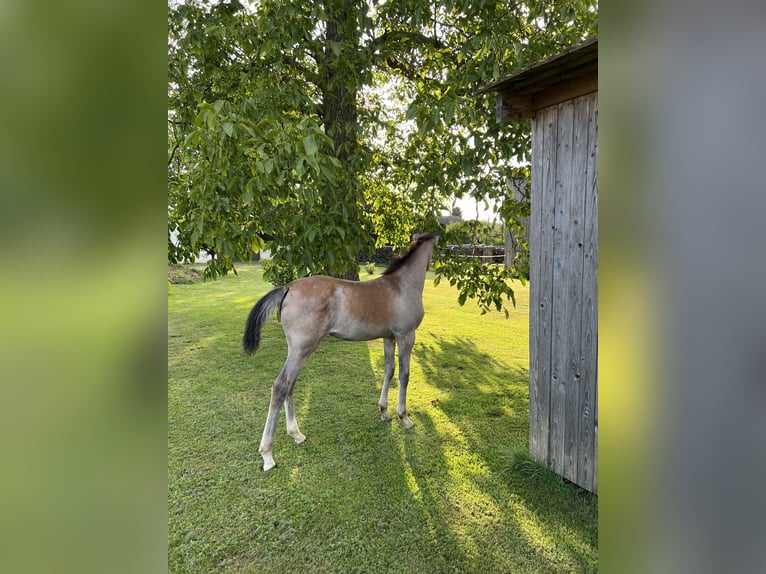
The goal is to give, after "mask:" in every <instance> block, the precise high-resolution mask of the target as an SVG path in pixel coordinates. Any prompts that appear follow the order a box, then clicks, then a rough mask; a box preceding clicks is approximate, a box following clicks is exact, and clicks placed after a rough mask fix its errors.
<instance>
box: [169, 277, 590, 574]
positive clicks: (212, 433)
mask: <svg viewBox="0 0 766 574" xmlns="http://www.w3.org/2000/svg"><path fill="white" fill-rule="evenodd" d="M221 287H223V285H222V286H221ZM227 288H228V287H227ZM232 297H234V299H235V300H238V299H236V298H237V297H240V298H242V297H243V294H242V293H234V294H233V295H232ZM203 299H204V298H203V297H202V295H201V296H200V300H199V301H200V302H199V304H198V306H197V308H196V309H195V310H193V311H188V312H185V311H179V313H180V312H184V313H185V314H184V315H183V321H181V320H179V321H178V323H177V329H174V331H173V332H172V333H171V334H170V336H173V335H179V337H174V338H175V339H178V341H177V342H175V343H174V347H173V354H174V356H172V357H171V356H169V378H170V379H171V380H170V381H169V383H170V385H169V406H168V425H169V439H168V475H169V476H168V555H169V570H170V571H171V572H285V571H297V572H323V573H331V572H365V573H366V572H401V573H405V572H407V573H409V572H427V573H441V572H445V573H446V572H477V573H478V572H481V573H485V572H487V573H491V572H572V571H589V570H591V569H593V566H594V563H595V559H596V558H595V557H596V555H597V551H596V541H595V536H596V530H595V528H596V527H595V505H592V504H590V505H589V504H587V503H583V497H582V496H580V495H578V494H576V492H575V494H573V492H570V491H568V490H567V489H563V490H562V489H561V488H560V487H559V486H557V485H556V483H555V481H553V480H547V479H546V480H542V479H539V477H535V476H533V475H532V474H530V472H528V471H525V469H524V466H523V465H520V464H519V462H518V460H517V459H515V458H514V456H515V455H514V453H515V452H518V451H520V450H521V451H525V450H526V448H527V447H526V445H527V434H528V398H527V371H526V369H524V368H522V367H518V366H508V365H506V364H503V363H501V362H499V361H497V360H495V359H493V358H492V357H491V356H490V355H489V354H488V353H485V352H484V351H482V349H480V348H479V347H478V346H477V345H476V344H475V343H473V342H472V341H471V340H470V339H467V338H459V337H458V338H455V339H446V338H439V337H435V336H434V335H432V334H425V335H424V336H422V337H419V341H418V343H417V344H416V346H415V350H414V353H413V363H417V367H418V368H419V369H420V371H421V372H422V375H423V377H422V379H423V380H419V381H418V382H416V383H414V385H415V386H420V387H421V388H420V389H415V388H413V389H412V391H411V395H410V400H409V401H408V406H409V407H410V411H411V413H412V417H413V420H414V422H415V424H416V427H415V429H413V430H412V431H410V432H407V431H404V430H403V428H402V426H401V425H400V424H399V422H398V421H396V420H395V421H393V422H392V423H390V424H386V423H382V422H381V421H380V420H379V414H378V407H377V401H378V397H379V394H380V387H381V382H382V376H383V372H382V371H383V369H382V343H381V342H380V341H374V342H370V343H350V342H345V341H339V340H337V339H332V338H328V339H326V340H325V341H324V342H323V343H322V344H321V345H320V347H319V349H317V351H316V352H315V353H314V355H312V357H311V358H310V359H309V361H308V363H307V365H306V367H305V369H304V371H303V372H302V373H301V375H300V377H299V379H298V381H297V384H296V390H295V401H296V411H297V418H298V423H299V425H300V427H301V430H302V431H303V432H304V434H306V436H307V437H308V440H307V441H306V443H304V444H302V445H295V444H294V443H293V441H292V439H290V438H289V437H287V435H286V433H285V418H284V412H283V413H282V415H281V417H280V421H279V426H278V431H277V434H276V437H275V443H274V456H275V459H276V461H277V464H278V466H277V468H275V469H274V470H272V471H269V472H268V473H264V472H263V471H262V470H261V458H260V455H259V454H258V445H259V442H260V437H261V432H262V430H263V424H264V422H265V418H266V412H267V409H268V402H269V395H270V386H271V383H272V381H273V380H274V378H275V377H276V375H277V373H278V372H279V369H280V368H281V366H282V362H283V361H284V358H285V355H286V345H285V342H284V336H283V334H282V330H281V326H280V325H279V323H278V322H277V321H276V320H274V321H270V322H269V323H268V324H267V326H266V328H265V330H264V336H263V340H262V347H261V349H259V351H258V353H257V354H256V355H255V356H254V357H245V356H243V355H241V354H240V352H239V339H240V337H241V328H242V324H243V321H244V317H243V316H240V315H245V314H246V311H247V309H245V307H247V306H248V305H249V303H248V304H247V305H245V304H242V305H238V306H237V307H238V308H234V309H231V310H229V308H228V307H227V310H226V311H225V313H224V314H221V313H220V312H213V311H211V312H209V313H207V314H204V315H203V313H202V311H201V310H204V304H203V302H204V301H203ZM239 307H241V308H239ZM418 393H421V394H420V395H418ZM413 395H414V396H413ZM428 396H433V397H434V399H433V402H431V400H428V399H427V398H424V397H428ZM389 400H390V402H391V405H392V407H394V405H395V401H396V385H392V388H391V394H390V397H389ZM394 408H395V407H394ZM392 410H393V409H392Z"/></svg>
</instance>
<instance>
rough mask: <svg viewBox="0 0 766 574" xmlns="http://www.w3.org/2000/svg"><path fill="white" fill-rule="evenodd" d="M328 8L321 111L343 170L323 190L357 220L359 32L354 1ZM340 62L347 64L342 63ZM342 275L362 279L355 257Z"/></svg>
mask: <svg viewBox="0 0 766 574" xmlns="http://www.w3.org/2000/svg"><path fill="white" fill-rule="evenodd" d="M325 8H326V13H327V22H326V28H325V30H326V31H325V52H324V57H323V59H322V84H323V85H322V100H323V109H322V112H323V113H322V115H323V119H324V128H325V133H326V134H327V135H328V136H330V137H331V138H332V140H333V144H334V147H335V156H336V157H337V158H338V160H339V161H340V163H341V165H342V166H343V168H342V169H343V172H344V173H343V176H342V177H341V179H340V183H339V185H338V186H337V187H336V188H334V189H326V190H324V193H325V194H327V196H332V197H331V198H330V199H331V201H329V202H328V203H329V204H330V205H332V204H342V205H345V207H346V209H347V211H348V219H349V220H351V221H353V222H354V223H357V222H358V221H359V202H358V197H359V180H358V178H357V170H356V165H355V163H356V160H357V158H358V153H359V149H358V145H359V144H358V112H357V105H356V97H357V84H358V82H359V79H358V78H359V74H358V72H359V71H358V70H353V71H349V67H348V64H349V62H354V61H356V52H357V50H358V49H359V37H358V35H359V33H358V31H357V26H356V25H355V20H356V15H355V13H354V10H355V8H354V7H353V4H351V3H349V2H346V1H343V0H340V1H337V0H328V1H327V2H326V3H325ZM341 62H342V63H344V64H345V66H343V67H340V66H339V64H340V63H341ZM341 70H343V71H341ZM346 223H348V221H346ZM340 277H341V278H343V279H351V280H354V281H358V280H359V268H358V266H357V264H356V260H355V259H351V260H349V261H348V262H347V271H346V273H344V274H342V275H340Z"/></svg>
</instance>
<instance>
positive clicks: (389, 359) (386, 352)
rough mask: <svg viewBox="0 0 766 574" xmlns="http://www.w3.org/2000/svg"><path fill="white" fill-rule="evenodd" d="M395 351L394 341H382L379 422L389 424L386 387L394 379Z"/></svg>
mask: <svg viewBox="0 0 766 574" xmlns="http://www.w3.org/2000/svg"><path fill="white" fill-rule="evenodd" d="M395 349H396V339H393V338H391V339H383V357H384V358H385V365H384V367H383V390H381V391H380V400H379V401H378V406H379V407H380V420H382V421H383V422H389V421H390V420H391V417H390V416H389V415H388V385H389V383H391V379H392V378H393V377H394V351H395Z"/></svg>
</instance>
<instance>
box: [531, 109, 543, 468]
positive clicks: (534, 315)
mask: <svg viewBox="0 0 766 574" xmlns="http://www.w3.org/2000/svg"><path fill="white" fill-rule="evenodd" d="M544 125H545V119H544V118H543V117H542V116H538V117H537V118H535V119H533V120H532V193H531V197H530V202H531V207H530V212H531V214H530V221H529V228H528V229H529V456H530V458H532V460H534V461H537V462H543V461H545V456H546V450H547V449H544V448H543V445H542V444H541V441H540V432H539V428H540V423H539V416H540V412H539V403H540V390H539V385H540V378H539V368H540V367H539V365H540V351H539V348H540V347H539V342H538V331H539V327H538V325H539V321H540V299H541V297H540V289H541V285H540V277H541V274H540V265H541V263H540V255H541V252H542V248H541V232H540V229H541V225H542V222H541V218H542V181H543V153H544V148H543V140H544V138H543V133H544V130H543V126H544Z"/></svg>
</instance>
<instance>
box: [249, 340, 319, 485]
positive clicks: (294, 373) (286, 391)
mask: <svg viewBox="0 0 766 574" xmlns="http://www.w3.org/2000/svg"><path fill="white" fill-rule="evenodd" d="M310 354H311V353H310V352H309V353H295V352H291V351H290V350H288V352H287V360H286V361H285V365H284V366H283V367H282V371H281V372H280V373H279V376H278V377H277V380H276V381H274V384H273V385H272V387H271V402H270V403H269V414H268V416H267V417H266V425H265V426H264V427H263V436H262V437H261V446H260V448H259V449H258V451H259V452H260V453H261V456H262V457H263V470H270V469H272V468H274V466H276V463H275V462H274V458H273V457H272V455H271V447H272V444H274V433H275V432H276V429H277V421H278V420H279V411H280V410H281V409H282V404H283V403H287V406H286V408H285V410H286V411H287V425H288V428H287V432H288V434H289V435H290V436H292V437H293V438H294V439H295V442H303V440H306V437H305V436H303V435H302V434H301V432H300V431H299V430H298V425H297V424H295V408H294V406H293V400H292V393H293V387H294V386H295V380H296V379H297V378H298V375H299V374H300V372H301V369H303V364H304V363H305V362H306V359H307V358H308V356H309V355H310ZM291 423H292V426H291ZM291 431H293V432H291ZM299 437H302V438H303V440H298V438H299Z"/></svg>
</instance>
